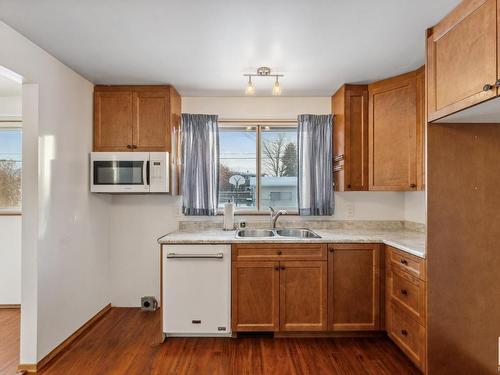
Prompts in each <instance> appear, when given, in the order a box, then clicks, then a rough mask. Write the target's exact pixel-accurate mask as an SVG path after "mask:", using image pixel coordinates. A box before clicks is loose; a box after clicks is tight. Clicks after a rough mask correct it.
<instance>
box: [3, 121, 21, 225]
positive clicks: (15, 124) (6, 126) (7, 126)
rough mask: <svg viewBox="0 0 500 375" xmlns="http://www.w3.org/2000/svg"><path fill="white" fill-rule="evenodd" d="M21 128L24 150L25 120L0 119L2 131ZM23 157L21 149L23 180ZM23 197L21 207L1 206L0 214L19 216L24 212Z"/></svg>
mask: <svg viewBox="0 0 500 375" xmlns="http://www.w3.org/2000/svg"><path fill="white" fill-rule="evenodd" d="M18 129H19V130H20V131H21V150H22V139H23V138H22V137H23V122H22V121H21V120H0V131H2V130H18ZM22 165H23V157H22V151H21V180H22V168H23V166H22ZM21 197H22V186H21ZM22 206H23V205H22V198H21V205H20V206H19V207H9V208H3V207H0V216H19V215H21V214H22Z"/></svg>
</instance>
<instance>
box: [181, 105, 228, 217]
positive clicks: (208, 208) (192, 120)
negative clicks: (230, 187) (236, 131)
mask: <svg viewBox="0 0 500 375" xmlns="http://www.w3.org/2000/svg"><path fill="white" fill-rule="evenodd" d="M182 163H183V169H182V212H183V213H184V215H197V216H199V215H204V216H207V215H209V216H212V215H216V214H217V203H218V202H217V199H218V191H219V186H218V185H219V128H218V116H216V115H198V114H188V113H183V114H182Z"/></svg>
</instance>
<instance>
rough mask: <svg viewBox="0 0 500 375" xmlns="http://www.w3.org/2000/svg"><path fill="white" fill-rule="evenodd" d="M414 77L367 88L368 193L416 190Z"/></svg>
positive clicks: (405, 76)
mask: <svg viewBox="0 0 500 375" xmlns="http://www.w3.org/2000/svg"><path fill="white" fill-rule="evenodd" d="M416 82H417V81H416V73H415V72H411V73H407V74H404V75H401V76H398V77H394V78H391V79H388V80H384V81H381V82H377V83H375V84H373V85H370V89H369V90H370V103H369V107H370V113H369V149H370V153H369V186H370V190H392V191H405V190H416V189H417V181H416V180H417V177H416V175H417V172H416V149H417V147H416V142H417V141H416V131H417V129H416V127H417V121H418V120H419V117H420V116H418V118H417V89H416Z"/></svg>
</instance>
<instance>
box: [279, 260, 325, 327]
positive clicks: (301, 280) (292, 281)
mask: <svg viewBox="0 0 500 375" xmlns="http://www.w3.org/2000/svg"><path fill="white" fill-rule="evenodd" d="M326 329H327V262H325V261H290V262H280V330H281V331H326Z"/></svg>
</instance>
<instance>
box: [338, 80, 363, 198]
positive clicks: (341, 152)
mask: <svg viewBox="0 0 500 375" xmlns="http://www.w3.org/2000/svg"><path fill="white" fill-rule="evenodd" d="M332 107H333V108H332V109H333V114H334V115H335V121H334V128H333V133H334V134H333V149H334V163H335V166H334V172H335V174H334V179H335V190H336V191H363V190H368V86H366V85H345V86H343V87H342V88H341V89H340V90H339V91H338V92H337V93H335V95H334V96H333V99H332Z"/></svg>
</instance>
